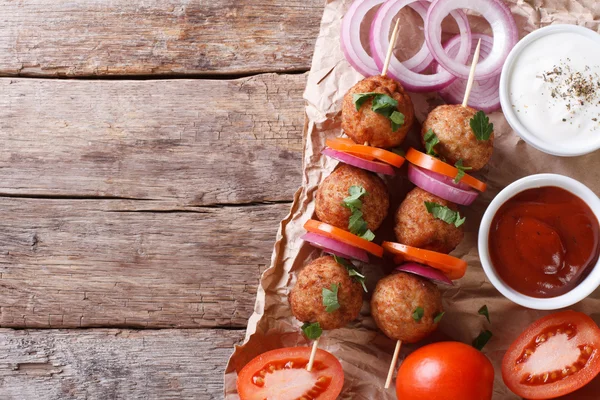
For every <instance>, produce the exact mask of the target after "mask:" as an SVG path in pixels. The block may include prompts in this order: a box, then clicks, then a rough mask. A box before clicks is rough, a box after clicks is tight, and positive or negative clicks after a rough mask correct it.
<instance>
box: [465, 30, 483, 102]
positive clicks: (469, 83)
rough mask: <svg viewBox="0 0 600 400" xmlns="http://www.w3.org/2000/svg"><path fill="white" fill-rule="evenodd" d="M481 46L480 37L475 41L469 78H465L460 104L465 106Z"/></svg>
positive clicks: (471, 86)
mask: <svg viewBox="0 0 600 400" xmlns="http://www.w3.org/2000/svg"><path fill="white" fill-rule="evenodd" d="M480 47H481V39H479V41H477V47H476V48H475V54H473V62H472V63H471V71H469V79H468V80H467V88H466V89H465V98H464V100H463V102H462V106H463V107H466V106H467V103H468V102H469V95H470V94H471V89H472V88H473V80H474V78H475V67H476V66H477V62H478V61H479V48H480Z"/></svg>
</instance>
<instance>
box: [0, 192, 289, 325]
mask: <svg viewBox="0 0 600 400" xmlns="http://www.w3.org/2000/svg"><path fill="white" fill-rule="evenodd" d="M0 210H2V218H1V219H0V326H1V327H12V328H74V327H143V328H157V327H179V328H200V327H216V326H223V327H245V326H246V322H247V319H248V317H249V316H250V314H251V312H252V309H253V306H254V301H255V296H256V287H257V284H258V279H259V276H260V274H261V272H262V271H263V270H264V269H265V267H266V265H268V263H269V259H270V256H271V251H272V246H273V241H274V238H275V234H276V231H277V228H278V222H279V221H280V220H281V219H282V218H283V217H284V216H285V215H286V214H287V212H288V210H289V204H271V205H255V206H243V207H234V206H229V207H212V208H211V207H189V206H188V207H173V206H171V205H168V206H166V205H165V204H164V203H162V202H156V201H135V200H68V199H23V198H1V197H0Z"/></svg>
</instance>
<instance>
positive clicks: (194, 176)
mask: <svg viewBox="0 0 600 400" xmlns="http://www.w3.org/2000/svg"><path fill="white" fill-rule="evenodd" d="M11 4H14V5H13V6H16V4H17V3H12V2H11ZM69 4H71V3H69ZM72 4H74V3H72ZM0 25H1V24H0ZM1 53H2V52H1V51H0V54H1ZM305 79H306V76H305V75H277V74H266V75H257V76H254V77H250V78H242V79H237V80H159V81H101V80H96V81H79V80H67V81H65V80H41V79H10V78H4V79H0V148H1V149H2V152H0V195H7V194H8V195H21V196H32V195H33V196H40V195H41V196H67V197H68V196H89V197H122V198H136V199H159V200H168V201H172V202H175V203H178V204H184V205H208V204H222V203H228V204H239V203H249V202H260V201H284V200H291V198H292V195H293V193H294V192H295V191H296V189H297V188H298V186H299V185H300V182H301V178H300V166H301V163H302V161H301V147H302V128H303V125H304V112H303V105H304V104H303V101H302V91H303V89H304V84H305Z"/></svg>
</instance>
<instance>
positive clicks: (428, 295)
mask: <svg viewBox="0 0 600 400" xmlns="http://www.w3.org/2000/svg"><path fill="white" fill-rule="evenodd" d="M417 307H422V308H423V318H421V320H420V321H415V320H414V318H413V313H414V312H415V310H416V309H417ZM442 311H443V308H442V298H441V295H440V291H439V290H438V288H437V286H436V285H435V284H433V283H431V282H430V281H428V280H426V279H423V278H420V277H417V276H414V275H411V274H407V273H402V272H400V273H396V274H392V275H388V276H386V277H385V278H383V279H381V280H380V281H379V282H378V283H377V287H376V288H375V292H373V297H372V299H371V314H372V315H373V319H374V320H375V323H376V324H377V326H378V327H379V329H381V330H382V331H383V333H385V334H386V336H387V337H389V338H391V339H395V340H402V341H403V342H405V343H416V342H418V341H419V340H421V339H423V338H425V337H426V336H428V335H429V334H430V333H431V332H433V331H435V330H436V329H437V325H438V324H436V323H435V322H434V321H433V320H434V318H435V317H436V316H437V315H438V314H439V313H441V312H442Z"/></svg>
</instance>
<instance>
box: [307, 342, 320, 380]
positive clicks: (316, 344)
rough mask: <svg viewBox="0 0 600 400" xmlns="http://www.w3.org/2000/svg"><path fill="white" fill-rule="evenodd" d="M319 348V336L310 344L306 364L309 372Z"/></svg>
mask: <svg viewBox="0 0 600 400" xmlns="http://www.w3.org/2000/svg"><path fill="white" fill-rule="evenodd" d="M318 348H319V338H316V339H315V341H314V342H313V345H312V350H311V351H310V358H309V359H308V365H306V370H307V371H308V372H310V371H311V370H312V367H313V363H314V362H315V355H316V354H317V349H318Z"/></svg>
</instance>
